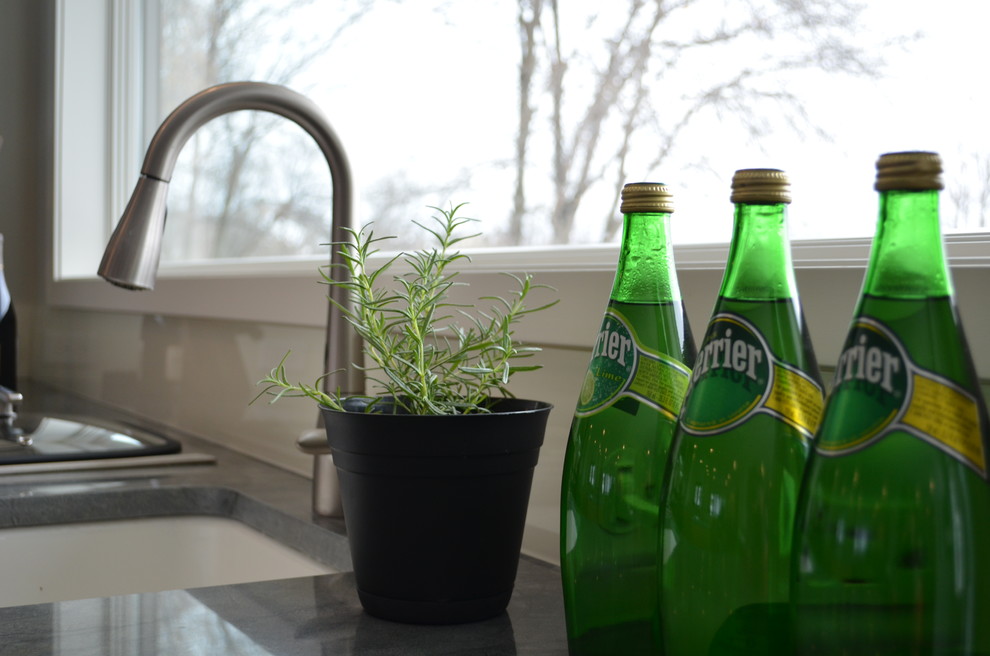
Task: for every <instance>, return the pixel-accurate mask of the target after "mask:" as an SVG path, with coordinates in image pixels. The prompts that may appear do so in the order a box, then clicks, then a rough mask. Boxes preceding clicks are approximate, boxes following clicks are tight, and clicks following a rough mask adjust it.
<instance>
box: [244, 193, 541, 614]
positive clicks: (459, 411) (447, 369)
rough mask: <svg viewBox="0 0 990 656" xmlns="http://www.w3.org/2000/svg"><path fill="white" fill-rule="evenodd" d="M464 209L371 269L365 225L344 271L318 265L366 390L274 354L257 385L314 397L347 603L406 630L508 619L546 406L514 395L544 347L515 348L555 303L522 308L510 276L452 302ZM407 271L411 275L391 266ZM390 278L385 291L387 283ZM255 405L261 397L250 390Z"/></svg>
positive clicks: (375, 240)
mask: <svg viewBox="0 0 990 656" xmlns="http://www.w3.org/2000/svg"><path fill="white" fill-rule="evenodd" d="M460 207H461V206H460V205H459V206H456V207H451V209H450V210H449V211H445V210H441V209H439V208H433V209H437V211H438V212H439V216H434V217H433V222H432V223H429V224H426V223H419V222H416V225H418V226H419V227H420V228H422V229H424V230H426V231H427V232H428V233H430V235H432V238H433V240H434V241H435V245H434V246H433V247H432V248H424V249H421V250H417V251H415V252H410V253H400V254H399V255H396V256H395V257H393V258H391V259H389V260H387V261H386V262H385V263H384V264H383V265H381V266H379V267H377V268H373V267H372V266H371V264H370V262H369V261H370V259H371V258H372V256H373V255H375V254H376V253H378V252H379V251H378V248H377V247H378V245H379V244H380V243H381V242H382V241H383V240H385V239H390V237H376V236H375V234H374V232H373V231H372V230H371V228H370V226H365V227H363V228H361V229H360V230H350V231H349V233H350V237H351V240H350V241H347V242H343V243H340V244H336V245H334V246H335V247H336V248H338V249H340V254H341V255H342V256H343V261H344V263H345V264H344V265H343V266H344V267H346V272H345V273H346V275H344V276H339V275H338V276H334V275H333V274H334V273H335V272H334V271H333V270H331V269H330V268H329V267H325V268H324V269H322V276H323V282H324V283H326V284H327V285H331V286H339V287H343V288H345V289H346V290H347V292H348V296H349V300H350V304H349V305H340V306H339V307H340V309H341V311H342V313H343V314H344V316H345V317H346V319H347V321H348V322H349V323H350V324H351V325H352V326H353V328H354V330H355V331H356V332H357V334H358V335H359V336H360V337H361V339H362V341H363V353H364V356H365V358H366V360H367V362H368V363H370V364H367V365H365V364H363V363H355V364H354V365H353V366H355V367H359V368H361V369H362V370H363V371H364V372H365V375H366V378H367V380H368V382H369V384H370V386H371V389H370V391H369V392H368V394H367V395H366V396H360V397H353V396H352V397H346V398H344V397H341V395H340V394H335V393H333V392H327V391H324V390H321V382H322V381H321V380H317V381H316V382H315V383H314V384H312V385H308V384H303V383H295V382H290V380H289V378H288V377H287V374H286V371H285V358H283V359H282V361H281V362H280V363H279V364H278V366H276V367H275V368H274V369H273V370H272V371H271V373H270V374H269V375H268V376H267V377H266V378H265V379H263V380H262V381H261V384H264V385H265V386H266V387H265V390H264V391H263V392H262V394H265V393H268V394H271V395H273V396H274V399H273V401H274V400H277V399H278V398H281V397H284V396H305V397H309V398H311V399H313V400H315V401H316V402H318V403H319V404H320V409H321V412H322V415H323V419H324V424H325V426H326V432H327V439H328V442H329V445H330V448H331V450H332V452H333V459H334V465H335V467H336V468H337V473H338V476H339V479H340V486H341V500H342V503H343V507H344V517H345V522H346V526H347V533H348V540H349V542H350V546H351V557H352V560H353V564H354V574H355V579H356V581H357V588H358V595H359V597H360V599H361V603H362V605H363V606H364V608H365V610H367V611H368V612H369V613H371V614H373V615H376V616H378V617H382V618H385V619H391V620H396V621H403V622H412V623H431V624H441V623H444V624H445V623H459V622H469V621H476V620H481V619H485V618H488V617H492V616H494V615H497V614H499V613H501V612H503V611H504V610H505V607H506V605H507V604H508V602H509V598H510V596H511V594H512V588H513V585H514V581H515V575H516V568H517V566H518V561H519V552H520V548H521V544H522V534H523V527H524V525H525V519H526V509H527V506H528V503H529V493H530V487H531V484H532V478H533V470H534V467H535V466H536V462H537V458H538V455H539V449H540V447H541V446H542V443H543V435H544V430H545V427H546V421H547V417H548V415H549V412H550V409H551V406H550V405H549V404H547V403H543V402H538V401H528V400H521V399H516V398H514V397H513V396H512V394H511V393H510V392H509V389H508V384H509V381H510V379H511V377H512V376H513V375H514V374H516V373H518V372H522V371H529V370H534V369H538V368H539V367H538V366H537V365H532V364H523V363H522V362H521V361H525V359H526V358H529V357H531V356H532V355H533V354H534V353H535V352H536V351H538V350H539V349H537V348H534V347H527V346H524V345H522V344H520V343H519V342H518V341H517V340H516V338H515V337H514V329H515V324H516V323H517V322H518V321H519V320H520V319H522V318H523V317H524V316H526V315H528V314H531V313H533V312H536V311H539V310H542V309H545V308H547V307H549V306H551V305H553V304H554V303H555V302H556V301H554V302H550V303H546V304H543V305H539V306H537V307H528V306H527V303H528V302H529V300H530V294H531V292H533V290H534V289H538V288H540V287H545V286H543V285H536V284H534V283H533V281H532V277H531V276H529V275H526V276H523V277H517V276H512V275H510V274H507V275H509V279H510V280H511V281H512V283H511V287H512V289H511V291H510V292H509V294H508V295H507V296H506V297H485V298H482V299H480V300H479V302H478V303H477V304H475V305H474V306H464V305H460V304H455V303H454V302H453V301H452V300H451V298H450V292H451V290H452V289H453V288H454V287H455V286H460V285H462V283H460V282H459V281H457V279H456V278H457V273H456V271H454V270H453V269H454V267H452V266H451V265H452V264H454V263H456V262H458V261H460V260H467V259H468V256H467V255H465V254H463V253H461V252H459V251H457V250H455V248H456V246H457V244H459V243H460V242H462V241H464V240H465V239H468V238H470V237H471V236H475V235H470V236H466V237H462V236H458V235H457V234H455V233H457V232H458V229H459V228H462V227H463V226H464V225H465V224H467V223H468V222H470V221H473V219H468V218H464V217H461V216H459V215H458V211H459V209H460ZM402 265H405V266H407V267H408V272H407V273H392V270H393V267H395V268H399V267H400V266H402ZM386 282H390V284H386ZM259 396H260V395H259Z"/></svg>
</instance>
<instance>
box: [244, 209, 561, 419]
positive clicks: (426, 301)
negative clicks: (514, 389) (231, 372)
mask: <svg viewBox="0 0 990 656" xmlns="http://www.w3.org/2000/svg"><path fill="white" fill-rule="evenodd" d="M462 207H463V204H462V205H457V206H452V207H451V209H450V210H443V209H441V208H437V207H434V208H432V209H435V210H437V211H438V212H439V213H440V214H439V216H438V215H434V216H433V217H432V219H433V223H432V224H424V223H420V222H418V221H416V222H415V223H416V225H417V226H419V227H420V228H422V229H423V230H425V231H427V232H428V233H430V234H431V235H432V236H433V239H434V241H435V246H433V247H432V248H424V249H421V250H417V251H414V252H411V253H400V254H398V255H396V256H395V257H393V258H391V259H389V260H387V261H386V262H385V263H384V264H383V265H381V266H380V267H378V268H377V269H370V268H369V264H368V263H369V260H370V259H371V257H372V256H373V255H375V254H377V253H378V252H379V250H378V244H380V243H381V242H383V241H385V240H388V239H393V238H394V237H377V236H376V235H375V233H374V231H373V230H372V229H371V225H370V224H367V225H365V226H363V227H362V228H361V229H359V230H353V229H348V230H347V231H348V233H349V235H350V237H351V239H350V240H348V241H345V242H340V243H336V244H333V246H335V247H336V248H338V249H339V253H340V255H341V256H342V259H343V264H342V265H340V266H343V267H345V268H346V275H344V276H340V277H339V278H340V279H336V278H335V277H334V276H332V275H331V273H332V271H331V267H330V266H329V265H328V266H324V267H321V269H320V274H321V276H322V282H323V283H324V284H326V285H330V286H335V287H342V288H344V289H345V290H346V291H347V294H348V297H349V300H350V304H349V305H340V304H337V303H336V302H335V301H334V300H333V299H332V298H331V302H332V303H335V304H336V305H337V307H338V308H339V309H340V310H341V312H342V313H343V315H344V317H345V319H346V320H347V321H348V322H349V323H350V324H351V325H352V326H353V327H354V330H355V331H356V332H357V334H358V335H359V336H360V337H361V339H362V341H363V344H364V347H363V349H364V353H365V355H366V357H367V359H368V360H370V361H371V363H372V364H371V366H368V367H363V366H362V368H363V369H364V371H365V372H366V376H367V380H368V381H369V382H370V383H372V385H373V387H374V388H375V389H374V392H375V394H376V395H381V396H389V397H393V398H394V399H395V401H396V404H397V406H398V407H400V408H401V409H402V410H404V411H406V412H409V413H412V414H428V415H444V414H462V413H469V412H485V411H487V404H488V403H489V401H490V399H492V398H494V397H511V396H512V393H511V392H510V391H509V389H508V385H509V381H510V379H511V377H512V375H513V374H515V373H519V372H523V371H533V370H536V369H539V368H540V366H539V365H534V364H530V365H524V364H519V361H520V360H524V359H526V358H530V357H532V356H533V354H534V353H536V352H538V351H539V350H540V349H539V348H536V347H533V346H525V345H523V344H521V343H520V342H519V341H518V340H516V338H515V324H516V323H518V322H519V321H520V320H521V319H522V318H523V317H524V316H526V315H529V314H532V313H534V312H538V311H540V310H544V309H546V308H549V307H551V306H553V305H555V304H556V302H557V301H552V302H550V303H546V304H544V305H540V306H538V307H527V305H526V304H527V302H528V300H529V296H530V294H531V293H532V292H533V290H535V289H540V288H548V287H547V286H546V285H537V284H534V283H533V279H532V276H530V275H529V274H526V275H524V276H522V277H519V276H515V275H512V274H505V275H506V276H507V277H508V278H509V279H510V280H511V281H512V283H513V289H512V290H511V291H510V292H509V294H508V296H507V297H506V298H502V297H499V296H486V297H482V298H481V299H479V301H478V303H479V304H480V303H481V302H482V301H484V302H486V303H487V307H482V308H478V307H476V305H477V304H476V305H475V306H466V305H459V304H456V303H453V302H452V301H451V300H450V292H451V290H452V289H453V288H454V287H456V286H460V285H463V284H465V283H461V282H459V281H458V280H457V277H458V273H457V272H456V271H453V270H451V268H450V265H452V264H454V263H455V262H458V261H460V260H468V261H469V260H470V258H469V257H468V256H467V255H466V254H464V253H461V252H460V251H457V250H455V247H456V246H457V244H459V243H460V242H462V241H464V240H466V239H470V238H472V237H475V236H477V235H476V234H471V235H467V236H458V235H455V232H457V231H458V230H459V229H461V228H463V227H464V226H465V225H466V224H468V223H471V222H473V221H475V219H470V218H465V217H462V216H459V215H458V214H457V213H458V211H459V210H460V209H461V208H462ZM400 260H401V261H402V262H405V263H406V264H407V265H408V267H409V268H410V269H411V273H406V274H399V275H394V276H392V278H391V280H392V281H393V283H394V284H393V285H392V286H390V287H386V286H383V284H382V281H383V280H384V278H383V276H385V275H386V274H387V273H388V272H389V271H390V270H391V268H392V266H393V265H394V264H395V263H396V262H398V261H400ZM286 357H288V354H286ZM286 357H283V358H282V361H281V362H279V364H278V366H277V367H275V368H274V369H272V371H271V373H270V374H269V375H268V376H267V377H266V378H264V379H263V380H261V381H260V382H259V384H264V385H266V387H265V389H264V390H263V391H262V392H261V394H259V396H262V395H264V394H270V395H271V396H272V397H273V398H272V401H273V402H274V401H276V400H278V399H280V398H282V397H286V396H305V397H309V398H311V399H313V400H315V401H317V402H319V403H322V404H324V405H327V406H330V407H332V408H336V409H341V399H340V398H339V396H338V395H336V394H327V393H325V392H323V391H321V390H320V384H321V382H322V379H323V377H325V376H326V375H327V374H324V376H323V377H321V378H320V379H317V381H316V382H315V383H314V384H313V385H306V384H302V383H290V382H289V380H288V379H287V377H286V373H285V360H286ZM354 366H361V365H358V364H355V365H354ZM372 407H374V406H372Z"/></svg>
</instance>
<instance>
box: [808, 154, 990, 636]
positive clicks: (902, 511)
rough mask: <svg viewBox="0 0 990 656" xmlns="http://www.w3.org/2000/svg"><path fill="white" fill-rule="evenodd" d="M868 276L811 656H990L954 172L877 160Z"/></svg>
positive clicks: (813, 608) (820, 535) (849, 341)
mask: <svg viewBox="0 0 990 656" xmlns="http://www.w3.org/2000/svg"><path fill="white" fill-rule="evenodd" d="M876 189H877V191H879V192H880V214H879V220H878V224H877V232H876V236H875V238H874V241H873V247H872V251H871V253H870V263H869V268H868V269H867V272H866V278H865V280H864V283H863V289H862V293H861V296H860V299H859V303H858V306H857V308H856V312H855V316H854V318H853V321H852V326H851V327H850V330H849V334H848V337H847V338H846V341H845V344H844V346H843V350H842V353H841V356H840V357H839V361H838V363H837V366H836V371H835V377H834V383H833V387H832V391H831V392H830V394H829V399H828V403H827V405H826V409H825V412H824V415H823V418H822V424H821V427H820V429H819V431H818V434H817V436H816V441H815V452H814V453H813V454H812V456H811V459H810V461H809V464H808V471H807V475H806V478H805V481H804V483H803V485H802V491H801V500H800V503H799V508H798V515H797V518H796V525H795V537H794V562H793V570H792V575H793V582H792V590H793V608H794V615H795V618H794V619H795V635H796V636H797V643H798V644H797V646H798V649H799V652H800V653H801V654H829V655H833V654H890V655H893V654H897V655H898V656H902V655H912V654H925V655H926V656H943V655H948V654H953V655H956V654H968V655H974V654H990V488H988V485H987V466H988V463H987V450H988V442H987V439H988V438H987V436H988V429H987V411H986V406H985V403H984V401H983V399H982V396H981V394H980V390H979V386H978V382H977V378H976V374H975V370H974V367H973V363H972V359H971V357H970V355H969V351H968V347H967V343H966V339H965V337H964V335H963V330H962V326H961V324H960V321H959V316H958V313H957V311H956V306H955V302H954V300H953V290H952V282H951V277H950V274H949V271H948V269H947V267H946V261H945V256H944V251H943V246H942V237H941V232H940V226H939V190H940V189H942V181H941V161H940V159H939V157H938V155H936V154H934V153H891V154H887V155H883V156H881V157H880V159H879V160H878V161H877V181H876Z"/></svg>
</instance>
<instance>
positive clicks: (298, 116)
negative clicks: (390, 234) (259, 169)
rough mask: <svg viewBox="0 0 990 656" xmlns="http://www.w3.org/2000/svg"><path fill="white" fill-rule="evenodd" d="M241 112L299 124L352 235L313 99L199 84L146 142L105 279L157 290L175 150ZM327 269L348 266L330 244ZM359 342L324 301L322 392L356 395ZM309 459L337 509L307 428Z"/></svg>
mask: <svg viewBox="0 0 990 656" xmlns="http://www.w3.org/2000/svg"><path fill="white" fill-rule="evenodd" d="M239 110H260V111H266V112H271V113H274V114H278V115H279V116H282V117H285V118H287V119H289V120H290V121H292V122H294V123H296V124H297V125H299V126H300V127H301V128H303V130H305V131H306V132H307V133H308V134H309V135H310V136H311V137H313V139H314V140H315V141H316V143H317V145H318V146H319V147H320V150H321V151H322V153H323V156H324V157H325V158H326V161H327V165H329V167H330V179H331V182H332V184H333V204H332V211H331V226H330V234H331V239H330V241H331V242H334V243H339V242H343V241H347V240H349V238H350V237H349V234H348V233H347V231H346V230H345V228H349V227H351V215H352V211H353V210H352V188H351V184H352V183H351V172H350V166H349V164H348V162H347V157H346V155H345V153H344V147H343V146H342V145H341V143H340V140H339V139H338V138H337V135H336V134H335V133H334V131H333V129H332V128H331V127H330V124H329V123H328V122H327V120H326V118H325V117H324V115H323V112H322V111H320V109H319V107H317V106H316V104H315V103H313V102H312V101H311V100H309V99H308V98H306V97H305V96H302V95H300V94H299V93H296V92H295V91H292V90H290V89H287V88H286V87H283V86H278V85H273V84H266V83H261V82H232V83H228V84H221V85H218V86H214V87H210V88H208V89H204V90H203V91H200V92H199V93H197V94H195V95H194V96H192V97H191V98H189V99H188V100H186V101H185V102H183V103H182V104H181V105H179V106H178V107H177V108H176V109H175V110H174V111H173V112H172V113H171V114H170V115H169V116H168V117H167V118H166V119H165V121H164V122H163V123H162V124H161V126H160V127H159V128H158V131H157V132H156V133H155V136H154V137H153V138H152V140H151V144H150V145H149V146H148V151H147V153H146V154H145V158H144V164H143V166H142V167H141V177H140V179H139V180H138V182H137V186H136V187H135V189H134V193H133V194H132V195H131V199H130V201H129V202H128V203H127V207H126V208H125V209H124V214H123V216H122V217H121V219H120V221H119V222H118V223H117V227H116V229H115V230H114V232H113V235H112V236H111V237H110V241H109V243H108V244H107V247H106V251H105V252H104V254H103V261H102V262H101V263H100V268H99V270H98V273H99V275H100V276H101V277H102V278H104V279H105V280H107V281H109V282H111V283H113V284H115V285H118V286H120V287H124V288H127V289H133V290H142V289H148V290H150V289H154V286H155V277H156V274H157V272H158V263H159V260H160V258H161V246H162V236H163V233H164V230H165V205H166V203H165V200H166V196H167V194H168V183H169V181H170V180H171V178H172V172H173V169H174V168H175V162H176V160H177V159H178V157H179V152H180V151H181V150H182V147H183V146H184V145H185V144H186V142H187V141H188V140H189V138H190V137H191V136H192V135H193V133H195V132H196V131H197V130H198V129H199V128H200V127H202V126H203V125H204V124H205V123H207V122H208V121H210V120H211V119H214V118H216V117H218V116H221V115H223V114H227V113H229V112H233V111H239ZM331 251H332V253H331V258H330V264H331V273H332V274H333V275H343V272H346V267H343V266H341V265H342V264H343V258H341V256H340V255H339V253H338V251H339V249H337V248H332V249H331ZM330 294H331V295H332V298H333V299H334V300H335V301H336V302H337V303H340V304H341V305H345V306H346V304H347V303H349V299H348V298H347V293H346V291H345V290H343V289H341V288H340V287H337V286H333V287H331V288H330ZM360 351H361V346H360V341H359V338H358V337H357V335H356V334H355V333H354V331H353V330H352V329H351V328H350V326H349V325H348V324H347V321H346V320H345V319H344V317H343V314H342V312H341V311H340V309H339V308H338V307H336V306H335V305H334V304H333V303H330V304H329V310H328V315H327V329H326V350H325V356H324V360H325V362H324V364H325V367H324V371H327V372H330V375H328V376H327V377H326V378H325V379H324V383H323V384H324V389H326V390H338V389H339V390H341V391H342V392H343V393H361V392H362V391H363V380H362V378H361V375H360V372H356V371H354V368H353V367H351V366H350V364H351V363H352V362H359V361H360ZM297 444H298V446H299V448H300V449H302V450H303V451H304V452H306V453H310V454H312V455H313V456H314V469H313V508H314V511H315V512H317V513H318V514H321V515H329V516H338V515H340V514H341V510H340V503H339V492H338V489H337V480H336V471H335V470H334V468H333V466H332V461H331V460H330V459H331V455H330V453H329V449H328V448H326V447H325V444H326V438H325V436H323V438H322V440H321V439H320V437H319V431H307V432H306V433H305V434H303V435H302V436H301V437H300V438H299V440H298V442H297Z"/></svg>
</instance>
